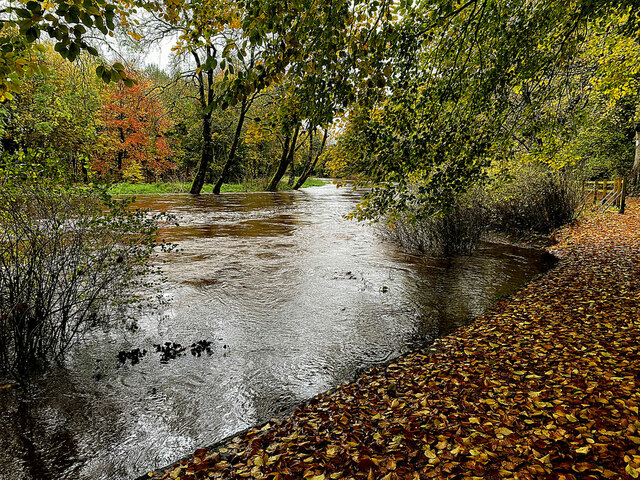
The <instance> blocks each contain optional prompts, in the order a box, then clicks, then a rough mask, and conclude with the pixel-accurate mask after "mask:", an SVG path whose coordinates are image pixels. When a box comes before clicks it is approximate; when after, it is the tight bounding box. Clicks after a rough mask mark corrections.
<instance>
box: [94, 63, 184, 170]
mask: <svg viewBox="0 0 640 480" xmlns="http://www.w3.org/2000/svg"><path fill="white" fill-rule="evenodd" d="M129 76H131V77H134V76H135V72H130V73H129ZM105 89H106V90H107V100H106V101H105V102H103V105H102V108H101V110H100V112H99V115H98V121H99V123H100V124H101V129H100V133H99V140H98V143H99V145H100V148H99V149H98V150H97V153H96V154H95V155H94V158H93V165H92V167H93V169H94V170H95V171H97V172H98V173H100V174H101V175H102V176H103V177H107V178H115V179H118V180H125V181H131V182H140V181H150V180H155V179H157V178H158V177H159V176H161V175H162V174H164V173H167V172H170V171H171V170H173V169H174V168H175V164H174V163H173V161H172V160H171V158H172V155H173V151H172V149H171V146H170V145H169V142H168V140H167V137H166V134H167V132H168V130H169V127H170V123H169V120H168V116H167V115H166V112H165V111H164V107H163V105H162V103H161V102H160V101H159V100H158V99H157V98H154V97H153V95H152V93H151V90H152V85H151V82H150V81H149V80H147V79H145V78H143V77H140V76H139V77H138V78H137V83H135V84H134V85H133V86H131V87H127V86H126V85H125V84H124V83H122V82H120V83H118V84H117V85H116V86H107V87H105Z"/></svg>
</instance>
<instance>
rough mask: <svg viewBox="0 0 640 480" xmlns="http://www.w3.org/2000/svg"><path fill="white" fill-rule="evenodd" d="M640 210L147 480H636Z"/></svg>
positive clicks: (597, 226)
mask: <svg viewBox="0 0 640 480" xmlns="http://www.w3.org/2000/svg"><path fill="white" fill-rule="evenodd" d="M639 232H640V205H639V204H638V202H637V201H634V200H631V201H629V203H628V209H627V214H625V215H618V214H615V213H610V214H606V215H605V216H601V217H600V216H593V217H586V218H585V219H584V220H582V221H581V222H580V223H579V224H577V225H575V226H573V227H570V228H566V229H565V230H564V231H562V232H560V233H559V234H557V235H556V239H557V240H558V243H557V244H556V245H554V246H553V247H552V252H553V253H554V254H556V255H557V256H559V257H560V259H561V261H560V263H559V264H558V266H557V267H556V268H554V269H553V270H551V271H550V272H548V273H547V274H545V275H543V276H541V277H539V278H538V279H536V280H534V281H533V282H531V283H530V284H528V285H526V286H525V287H523V288H522V289H521V290H519V291H518V292H517V293H516V294H515V295H513V296H512V297H509V298H506V299H503V300H501V301H499V302H498V303H497V304H495V305H494V306H493V307H492V308H491V309H490V310H489V311H488V312H486V313H485V314H483V315H481V316H480V317H479V318H478V319H477V320H476V321H475V322H474V323H473V324H471V325H469V326H467V327H463V328H460V329H459V330H457V331H455V332H453V333H452V334H450V335H449V336H447V337H446V338H443V339H440V340H437V341H436V342H435V343H434V344H433V346H432V347H431V348H429V349H428V350H423V351H418V352H414V353H412V354H409V355H407V356H404V357H402V358H400V359H398V360H397V361H395V362H393V363H391V364H390V365H388V366H386V367H381V368H378V369H374V370H372V371H370V372H368V373H366V374H365V375H364V376H363V377H361V378H360V379H359V380H358V381H357V382H354V383H350V384H347V385H344V386H341V387H338V388H336V389H334V390H332V391H330V392H327V393H326V394H322V395H319V396H317V397H315V398H314V399H312V400H311V401H309V402H307V403H305V404H303V405H301V406H300V407H298V408H297V409H296V410H295V411H294V412H293V413H292V414H291V415H289V416H287V417H285V418H283V419H282V420H279V421H274V422H270V423H269V424H267V425H265V426H263V427H262V428H256V429H251V430H249V431H248V432H245V433H244V434H242V435H238V436H237V437H235V438H234V439H232V440H230V441H229V442H227V443H226V444H223V445H221V446H217V447H216V448H213V449H210V450H205V449H202V450H198V451H196V452H195V454H194V456H193V457H192V458H191V459H190V460H188V461H183V462H180V463H179V464H176V465H174V466H172V467H171V468H170V469H168V470H167V471H165V472H155V473H154V474H151V475H150V476H148V477H147V478H151V477H152V478H178V477H179V478H181V479H192V478H239V477H243V478H272V479H276V478H279V479H288V478H311V479H314V480H322V479H329V478H332V479H338V478H358V479H359V478H362V479H367V480H369V479H385V480H387V479H389V480H391V479H395V478H402V479H404V478H442V479H445V478H446V479H449V478H478V479H481V478H564V479H573V478H581V479H583V478H615V479H626V478H638V477H639V476H640V432H639V431H638V430H640V416H639V412H638V404H639V402H640V398H639V397H640V374H639V373H638V372H639V371H640V347H639V341H638V338H640V262H639V258H640V253H639V252H640V233H639Z"/></svg>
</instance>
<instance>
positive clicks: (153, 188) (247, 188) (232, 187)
mask: <svg viewBox="0 0 640 480" xmlns="http://www.w3.org/2000/svg"><path fill="white" fill-rule="evenodd" d="M326 183H328V181H327V180H322V179H320V178H307V180H306V181H305V182H304V184H303V185H302V188H306V187H319V186H322V185H325V184H326ZM190 188H191V182H183V183H117V184H115V185H113V186H112V187H111V188H110V189H109V193H110V194H112V195H142V194H146V193H189V189H190ZM212 190H213V185H212V184H207V185H205V186H204V187H203V188H202V193H211V191H212ZM262 190H264V183H263V182H246V183H233V184H224V185H222V189H221V193H228V192H259V191H262ZM278 190H291V187H289V185H287V183H286V182H280V184H279V185H278Z"/></svg>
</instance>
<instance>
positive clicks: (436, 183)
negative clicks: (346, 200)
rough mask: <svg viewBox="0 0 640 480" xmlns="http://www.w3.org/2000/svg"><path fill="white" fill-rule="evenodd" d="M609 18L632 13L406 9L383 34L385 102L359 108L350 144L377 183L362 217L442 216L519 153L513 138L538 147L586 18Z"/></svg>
mask: <svg viewBox="0 0 640 480" xmlns="http://www.w3.org/2000/svg"><path fill="white" fill-rule="evenodd" d="M612 10H614V11H618V12H627V13H628V12H629V11H628V8H627V6H625V5H620V4H618V3H614V2H611V3H607V2H588V1H585V2H574V3H572V4H571V5H569V4H565V3H561V2H528V1H516V2H487V1H481V0H477V1H476V0H470V1H468V2H464V3H457V2H450V1H434V2H424V3H422V2H421V3H412V2H406V3H403V4H402V5H401V6H400V9H399V17H400V19H401V20H399V21H398V22H397V24H396V25H395V32H396V34H395V35H393V36H390V37H389V38H390V42H389V51H390V53H389V54H388V56H387V58H388V65H387V67H388V69H389V74H388V76H387V78H388V79H389V84H388V87H387V88H388V90H387V91H386V93H387V94H386V95H385V97H384V98H383V99H381V100H379V101H377V102H375V103H373V104H369V105H367V104H366V103H365V102H361V105H359V106H358V108H359V109H360V111H365V112H367V111H368V112H369V113H368V114H365V115H357V118H358V121H359V122H360V125H358V128H357V130H358V132H357V134H356V135H353V136H352V140H357V141H358V142H360V145H359V147H358V149H359V150H360V151H361V158H363V159H364V161H362V162H361V164H360V172H361V174H362V175H364V177H365V178H366V179H367V180H368V181H370V182H373V183H374V185H375V186H374V189H373V192H372V194H371V195H369V196H368V198H367V200H365V202H364V203H363V205H362V207H361V209H360V211H359V216H360V217H362V218H377V217H379V216H380V214H383V213H388V212H394V211H403V210H407V209H411V210H413V211H414V212H415V213H416V214H417V215H418V216H420V215H429V214H432V213H435V212H438V211H440V212H441V211H445V210H446V209H447V208H449V207H450V206H452V205H454V204H455V201H454V200H455V198H456V196H457V195H459V194H460V193H461V192H464V191H465V190H467V189H469V188H470V187H471V186H472V185H474V184H476V183H478V182H482V181H484V180H485V179H486V178H487V176H486V173H487V168H488V167H489V166H490V165H491V164H492V162H494V161H507V160H508V159H509V158H514V156H516V155H518V154H519V151H520V146H519V144H518V141H517V140H516V138H515V137H514V135H513V134H514V132H516V131H518V132H525V131H527V129H528V131H529V138H530V139H531V140H535V142H538V141H540V140H543V139H541V137H540V136H539V135H538V133H537V132H536V129H537V128H538V127H536V124H539V120H540V117H539V116H538V112H539V111H540V110H539V109H540V107H541V105H545V104H548V103H549V102H550V100H551V99H552V98H554V96H555V95H556V94H557V90H558V89H559V88H560V85H561V78H562V77H563V76H565V75H566V74H567V72H569V71H570V70H571V68H572V66H573V64H574V62H573V59H574V58H575V56H576V55H577V54H578V53H579V51H580V48H581V47H582V45H583V41H584V37H585V34H586V31H587V29H588V28H589V26H590V25H592V22H593V21H594V19H597V18H600V19H606V18H608V16H609V14H610V13H611V11H612ZM631 15H632V18H631V20H629V23H630V24H631V23H634V22H636V20H637V13H636V12H634V13H632V14H631ZM627 18H629V16H628V15H627ZM554 84H555V85H558V88H549V87H550V86H551V87H553V85H554ZM533 93H535V94H533ZM555 98H557V97H555ZM529 100H530V101H529ZM354 118H356V116H354ZM543 143H544V141H543Z"/></svg>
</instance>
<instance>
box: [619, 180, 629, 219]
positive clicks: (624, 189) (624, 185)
mask: <svg viewBox="0 0 640 480" xmlns="http://www.w3.org/2000/svg"><path fill="white" fill-rule="evenodd" d="M621 188H622V191H621V192H620V209H619V210H618V213H620V214H623V213H624V207H625V203H626V201H625V199H626V196H627V179H626V178H625V177H622V187H621Z"/></svg>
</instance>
